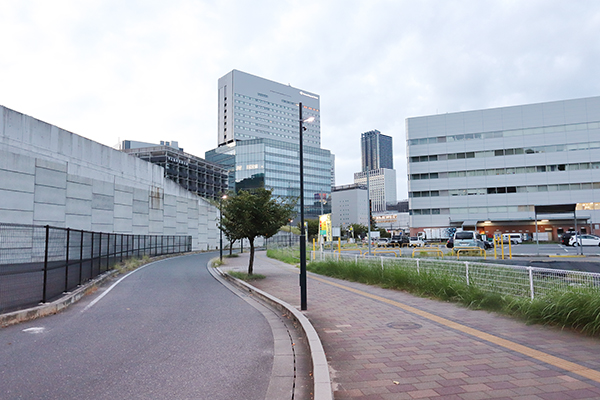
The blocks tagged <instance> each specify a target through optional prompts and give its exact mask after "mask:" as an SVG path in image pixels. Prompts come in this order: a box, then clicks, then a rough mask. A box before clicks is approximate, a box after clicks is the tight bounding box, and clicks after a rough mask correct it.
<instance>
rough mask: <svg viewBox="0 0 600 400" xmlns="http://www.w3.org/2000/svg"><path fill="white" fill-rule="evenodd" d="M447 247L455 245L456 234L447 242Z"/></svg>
mask: <svg viewBox="0 0 600 400" xmlns="http://www.w3.org/2000/svg"><path fill="white" fill-rule="evenodd" d="M446 247H447V248H449V249H451V248H453V247H454V236H451V237H450V239H448V241H447V242H446Z"/></svg>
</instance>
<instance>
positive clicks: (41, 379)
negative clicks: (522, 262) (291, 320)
mask: <svg viewBox="0 0 600 400" xmlns="http://www.w3.org/2000/svg"><path fill="white" fill-rule="evenodd" d="M211 257H214V253H213V254H196V255H189V256H183V257H177V258H171V259H166V260H162V261H158V262H154V263H152V264H148V265H147V266H145V267H143V268H140V269H138V270H137V271H135V272H134V273H132V274H131V275H129V276H127V277H126V278H125V279H123V280H122V281H120V283H118V284H117V285H116V286H114V287H113V288H112V289H110V290H108V289H107V288H102V289H101V290H100V291H99V292H98V293H96V294H95V295H93V296H87V297H86V298H84V299H83V300H82V301H80V302H79V303H77V304H75V305H73V306H71V307H70V308H69V309H67V310H66V311H64V312H62V313H60V314H57V315H54V316H51V317H47V318H43V319H38V320H34V321H30V322H27V323H24V324H19V325H14V326H11V327H8V328H4V329H1V330H0V398H2V399H63V400H64V399H111V400H114V399H228V400H229V399H264V398H265V394H266V392H267V388H268V385H269V378H270V376H271V369H272V365H273V334H272V331H271V328H270V326H269V323H268V322H267V321H266V319H265V317H264V316H263V315H262V314H261V313H260V312H259V311H258V310H257V309H255V308H254V307H252V306H251V305H250V304H248V303H247V302H246V301H244V300H243V299H242V298H240V297H238V296H237V295H235V294H234V293H232V292H231V291H230V290H228V289H227V288H225V287H224V286H223V285H222V284H220V283H219V282H218V281H216V280H215V279H214V278H213V277H212V276H211V275H210V274H209V272H208V271H207V269H206V265H207V263H208V261H209V259H210V258H211ZM107 290H108V291H107ZM105 291H107V292H105ZM101 292H102V293H101ZM104 294H106V295H104ZM102 295H104V296H103V297H101V296H102Z"/></svg>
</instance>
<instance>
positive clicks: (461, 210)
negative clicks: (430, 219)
mask: <svg viewBox="0 0 600 400" xmlns="http://www.w3.org/2000/svg"><path fill="white" fill-rule="evenodd" d="M533 211H534V209H533V206H531V205H523V206H498V207H456V208H421V209H413V210H409V213H410V215H439V214H463V215H464V214H480V215H481V214H485V215H488V214H494V213H516V212H533Z"/></svg>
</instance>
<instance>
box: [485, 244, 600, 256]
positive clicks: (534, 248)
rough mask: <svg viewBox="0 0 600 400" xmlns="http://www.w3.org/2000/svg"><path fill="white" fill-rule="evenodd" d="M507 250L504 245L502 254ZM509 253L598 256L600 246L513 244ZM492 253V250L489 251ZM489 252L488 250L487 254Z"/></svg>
mask: <svg viewBox="0 0 600 400" xmlns="http://www.w3.org/2000/svg"><path fill="white" fill-rule="evenodd" d="M508 250H509V246H508V245H506V244H505V245H504V252H505V254H506V252H507V251H508ZM510 250H511V253H512V254H513V255H518V256H522V255H528V256H536V255H540V256H561V257H566V256H577V255H581V254H583V255H585V256H600V246H581V247H573V246H565V245H562V244H557V243H540V244H539V246H538V245H537V244H530V243H524V244H513V245H511V247H510ZM491 251H492V253H493V251H494V250H493V249H492V250H491ZM489 252H490V250H488V254H489Z"/></svg>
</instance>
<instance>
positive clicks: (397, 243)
mask: <svg viewBox="0 0 600 400" xmlns="http://www.w3.org/2000/svg"><path fill="white" fill-rule="evenodd" d="M409 243H410V239H409V238H408V236H404V235H401V236H392V238H391V239H390V241H389V243H388V246H392V247H401V246H402V245H405V244H409Z"/></svg>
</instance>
